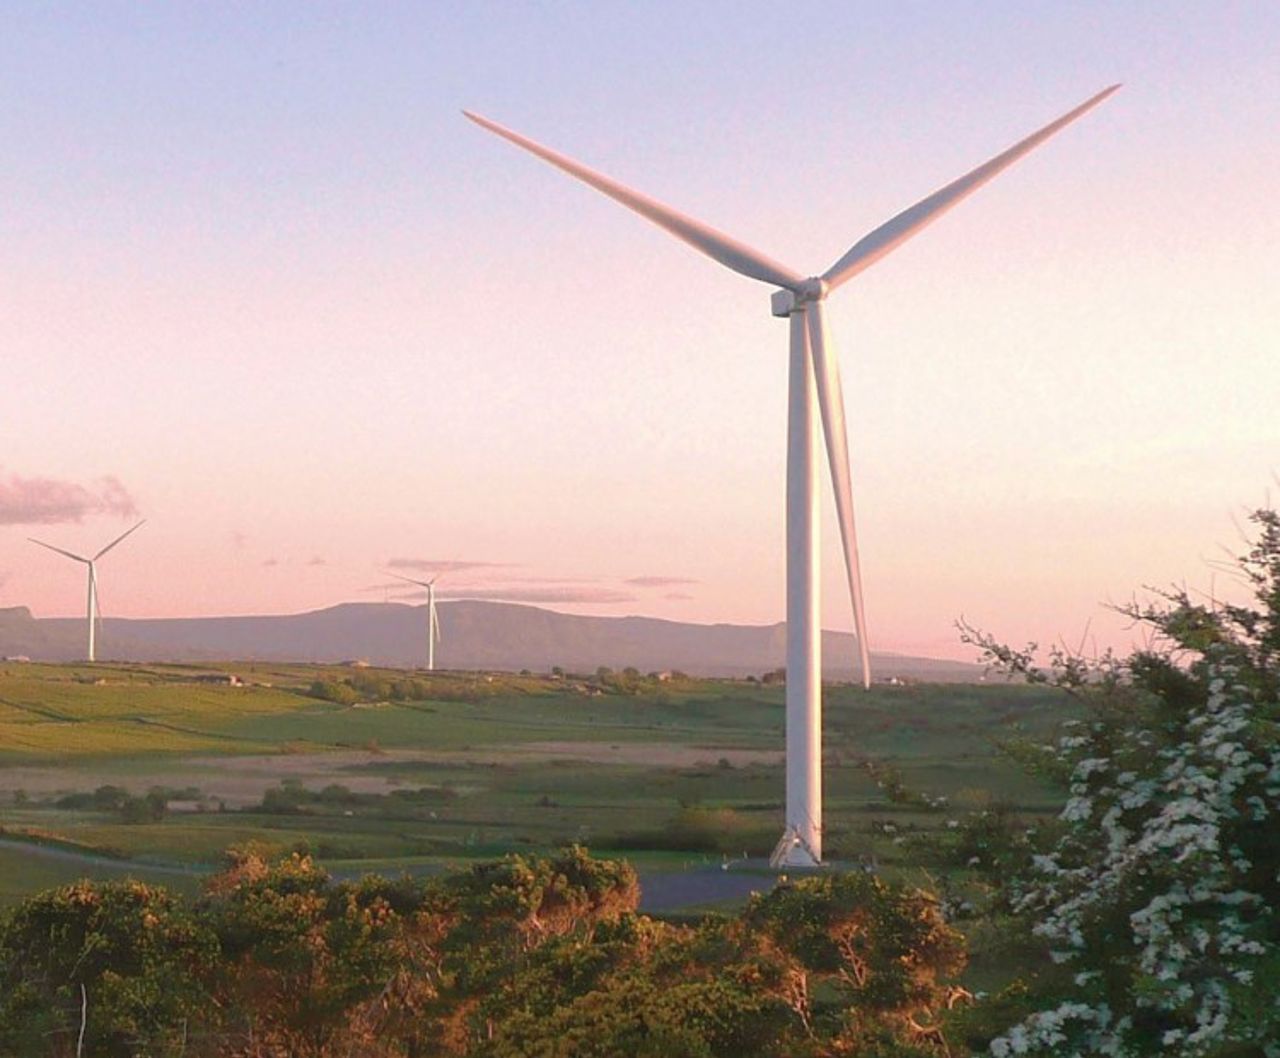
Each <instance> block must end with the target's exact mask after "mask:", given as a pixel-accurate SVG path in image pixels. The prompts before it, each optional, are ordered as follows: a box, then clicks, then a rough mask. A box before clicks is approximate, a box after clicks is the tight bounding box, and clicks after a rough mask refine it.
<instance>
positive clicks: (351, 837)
mask: <svg viewBox="0 0 1280 1058" xmlns="http://www.w3.org/2000/svg"><path fill="white" fill-rule="evenodd" d="M212 672H218V673H223V674H235V675H236V676H237V677H238V678H239V679H240V680H241V681H242V683H243V686H228V685H217V684H210V683H207V682H200V680H199V678H200V677H201V676H202V675H204V674H208V673H212ZM410 681H411V682H410ZM349 683H355V684H356V685H357V687H356V689H354V690H352V689H350V688H348V687H347V686H346V685H347V684H349ZM320 684H323V685H327V686H329V687H334V686H338V687H339V688H340V689H343V688H345V689H344V690H343V694H344V695H346V697H348V698H352V697H354V698H358V699H360V700H358V701H354V702H351V701H347V702H341V703H340V702H336V701H330V700H322V699H321V698H319V697H317V696H316V695H317V693H321V692H319V691H318V690H317V685H320ZM361 688H363V690H362V689H361ZM1068 708H1069V707H1068V704H1067V702H1066V701H1065V700H1064V699H1063V698H1062V697H1061V696H1060V695H1058V694H1056V693H1054V692H1050V691H1046V690H1043V689H1035V688H1027V687H1021V686H1019V687H1013V686H1005V685H994V684H993V685H986V684H979V685H911V686H882V687H875V688H873V689H872V690H870V691H864V690H862V689H861V688H860V687H853V686H848V685H840V686H830V687H828V689H827V692H826V708H825V717H824V726H825V740H826V754H825V769H824V779H825V785H826V811H827V820H826V840H827V851H828V855H829V856H830V857H831V858H835V859H843V860H850V861H861V862H868V861H874V862H875V863H877V864H878V865H880V866H881V867H882V868H884V869H890V870H892V869H894V866H895V864H900V863H902V862H903V861H902V860H901V858H900V856H899V853H900V842H898V841H896V840H895V837H896V838H901V837H902V836H903V835H907V834H911V833H912V832H921V831H930V830H936V829H938V828H941V827H944V826H945V824H946V820H947V818H948V817H949V815H952V814H954V813H955V812H958V811H962V810H965V809H966V808H973V807H977V806H980V805H982V804H984V803H987V802H989V801H991V800H1000V801H1003V802H1006V803H1009V804H1011V805H1014V806H1016V807H1017V808H1018V809H1019V810H1021V811H1022V812H1024V813H1032V814H1034V813H1042V812H1048V811H1052V810H1054V809H1055V805H1056V800H1055V797H1056V795H1055V794H1054V793H1053V791H1051V790H1049V789H1048V788H1046V787H1044V786H1042V785H1040V784H1039V783H1038V782H1036V781H1034V780H1031V779H1029V778H1028V777H1027V776H1026V775H1025V774H1024V773H1023V772H1022V771H1021V770H1020V769H1019V768H1018V767H1017V766H1016V765H1015V764H1013V763H1012V762H1010V761H1009V760H1007V759H1006V758H1004V757H1003V756H1002V755H1001V754H1000V753H999V751H998V748H997V743H998V742H999V741H1001V740H1004V739H1008V738H1013V737H1017V736H1020V735H1043V734H1045V733H1046V732H1048V731H1049V730H1051V729H1052V728H1053V727H1054V726H1055V725H1056V724H1057V722H1058V721H1060V720H1061V719H1063V718H1064V717H1065V716H1066V715H1068ZM782 735H783V689H782V688H781V687H779V686H765V685H762V684H759V683H756V682H754V681H738V680H734V681H730V680H694V679H688V678H682V677H677V678H675V679H673V680H669V681H659V680H656V679H648V678H638V677H635V676H634V674H633V676H632V677H630V678H628V679H615V678H612V677H609V676H607V675H606V676H590V677H585V676H584V677H574V676H568V677H564V678H553V677H550V676H512V675H505V674H470V673H468V674H456V673H455V674H426V673H402V672H394V671H386V670H355V669H351V668H345V667H339V666H310V665H270V664H258V665H251V664H228V665H220V666H217V667H216V669H210V668H202V667H198V666H177V665H163V666H159V665H151V666H144V665H122V666H113V665H96V666H92V667H89V666H60V665H38V664H14V663H6V664H3V665H0V827H2V828H3V831H4V834H3V835H0V901H5V902H11V901H12V900H14V899H15V898H17V897H18V896H21V895H22V894H23V893H26V892H30V891H33V890H36V889H38V888H41V887H43V886H47V885H49V884H52V883H54V882H57V881H60V880H63V879H64V878H68V877H76V876H80V875H83V874H86V873H87V874H90V875H95V874H98V875H101V876H104V877H105V876H108V875H109V874H110V873H111V872H120V871H129V870H131V871H134V872H135V873H142V874H147V872H152V874H154V873H155V872H160V873H161V874H163V873H164V872H169V874H168V875H167V876H166V877H167V878H168V879H169V880H173V879H191V878H193V877H194V876H195V875H194V874H193V873H192V872H198V871H203V870H207V869H209V868H211V867H214V866H216V865H217V864H218V863H219V862H220V858H221V855H222V853H223V851H224V850H225V849H226V848H227V847H228V846H231V845H243V844H246V843H249V842H257V843H260V844H263V845H265V846H267V847H269V848H270V849H273V850H281V851H283V850H288V849H306V850H308V851H310V852H311V853H313V854H314V855H315V856H317V857H318V858H319V859H320V860H321V861H322V862H324V863H325V864H326V865H329V866H331V867H332V868H333V869H336V870H338V871H340V872H351V873H357V872H359V871H360V870H362V869H377V870H378V871H381V872H383V873H395V872H397V871H398V870H400V869H412V870H415V871H416V870H432V869H438V868H439V867H441V866H443V865H445V864H448V863H454V862H459V861H464V860H467V859H471V858H474V857H480V856H493V855H495V854H500V853H502V852H505V851H509V850H526V849H547V848H552V847H556V846H559V845H563V844H565V843H567V842H572V841H578V842H582V843H585V844H587V845H589V846H590V847H591V848H592V849H593V850H595V851H597V852H607V851H610V850H618V851H620V852H622V853H624V854H625V855H627V856H628V857H629V858H631V859H633V860H635V861H637V862H638V863H641V864H645V865H648V866H649V868H650V869H664V868H671V869H678V868H679V867H681V866H682V865H685V864H690V863H701V862H717V863H718V862H720V861H721V859H722V858H723V857H726V856H731V857H734V858H738V857H741V856H742V855H743V854H749V855H750V856H752V857H759V856H766V855H767V854H768V853H769V851H770V849H771V848H772V845H773V842H774V841H775V840H776V839H777V837H778V835H779V834H780V833H781V829H782V797H783V768H782V756H781V754H782ZM886 779H887V780H888V781H887V782H886ZM896 780H900V782H901V784H902V785H903V786H905V787H906V788H907V789H908V790H910V791H915V792H919V793H924V794H927V795H929V797H930V798H940V797H944V798H947V799H948V804H947V805H946V806H945V807H934V808H929V807H928V806H926V805H923V804H921V803H920V802H919V801H918V800H916V801H914V802H913V801H912V800H911V798H910V797H905V798H904V796H903V795H897V796H891V794H892V793H893V788H894V785H895V781H896ZM882 784H883V785H882ZM102 787H112V788H115V789H116V790H117V791H118V793H117V795H115V796H117V797H118V796H119V794H127V795H129V796H132V797H133V798H140V797H143V796H145V795H146V794H147V793H148V791H151V790H160V791H162V792H161V793H157V794H156V795H155V797H156V798H158V800H159V801H160V803H161V805H162V807H161V809H160V811H158V812H157V813H155V814H154V818H152V817H147V818H143V819H140V818H136V813H135V817H133V818H131V817H130V816H129V810H128V808H125V807H122V806H120V805H116V804H108V803H106V802H107V800H109V798H108V797H107V795H101V796H100V798H99V801H97V802H95V801H94V799H93V798H92V797H91V796H90V795H92V792H93V791H95V790H98V789H100V788H102ZM133 807H134V808H137V805H136V804H135V805H134V806H133ZM886 824H887V826H886ZM35 841H42V842H44V843H45V844H46V845H48V844H50V843H52V844H53V845H55V846H57V847H59V848H62V849H63V850H64V853H63V854H59V855H53V854H51V853H50V852H48V851H47V848H46V849H41V850H37V849H35V848H32V847H31V846H32V843H33V842H35ZM59 843H65V844H59ZM98 857H106V859H100V858H98ZM183 872H185V873H183ZM192 884H194V883H192Z"/></svg>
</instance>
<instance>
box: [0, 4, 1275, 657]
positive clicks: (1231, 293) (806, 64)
mask: <svg viewBox="0 0 1280 1058" xmlns="http://www.w3.org/2000/svg"><path fill="white" fill-rule="evenodd" d="M1278 39H1280V7H1277V6H1276V5H1271V4H1261V3H1229V2H1227V3H1215V4H1205V3H1176V2H1174V3H1165V4H1160V5H1152V4H1148V3H1073V4H1060V3H1034V2H1032V3H1027V2H1018V3H1013V2H1010V3H981V4H978V3H955V2H946V3H942V2H936V3H930V2H918V3H912V2H907V3H874V4H873V3H849V2H843V3H812V4H805V5H798V6H796V7H795V8H794V9H791V10H789V9H788V8H787V7H786V6H785V5H777V4H774V3H732V4H730V3H717V2H706V0H704V2H702V3H699V4H687V3H662V2H652V3H646V4H627V3H621V2H607V0H606V2H593V3H585V2H584V3H532V2H530V3H518V4H517V3H510V4H502V3H466V4H464V3H456V4H454V3H433V4H418V3H405V4H394V3H361V4H354V3H352V4H327V3H275V4H270V5H261V4H247V3H246V4H234V3H228V4H218V5H208V4H194V3H186V4H184V3H171V4H137V3H120V4H111V3H87V4H56V3H55V4H40V5H23V4H17V3H10V4H6V5H0V100H3V104H4V105H3V106H0V144H3V145H4V148H3V149H4V164H3V165H0V369H2V370H3V383H2V384H0V606H15V605H26V606H29V607H31V608H32V610H33V611H34V612H35V613H36V614H37V615H38V616H55V615H70V614H75V613H78V612H83V606H84V601H83V600H84V583H83V573H82V571H81V570H80V569H79V568H77V567H76V566H75V564H74V563H72V562H70V561H69V560H67V559H64V558H61V557H59V556H57V555H55V554H52V553H50V552H48V551H45V550H43V549H41V548H38V547H35V546H34V545H32V544H30V543H29V542H28V541H27V538H28V537H31V536H35V537H38V538H40V539H42V540H45V541H48V542H49V543H52V544H54V545H55V546H58V547H62V548H66V549H69V550H71V551H75V552H79V553H85V552H92V551H96V550H97V549H98V548H100V547H102V546H103V545H105V544H106V543H107V542H109V541H110V540H111V539H113V538H114V537H116V536H118V535H119V534H120V533H121V532H123V531H124V530H125V529H127V528H129V526H130V525H132V524H133V522H134V521H136V520H137V519H139V518H144V517H145V518H146V519H147V524H146V525H145V526H144V527H143V528H142V529H140V530H139V531H138V532H137V533H136V534H135V535H134V536H132V537H130V539H129V540H127V541H126V542H124V543H123V544H121V545H120V547H119V548H118V549H117V550H115V551H113V552H112V553H111V554H110V555H109V556H108V557H106V558H105V559H104V560H103V563H102V569H101V571H100V582H101V598H102V606H103V611H104V613H105V614H106V615H108V616H129V617H133V616H138V617H141V616H177V615H212V614H230V613H282V612H294V611H299V610H307V609H316V608H320V607H323V606H328V605H332V604H336V603H340V602H346V601H381V600H384V599H400V598H406V597H410V598H411V597H412V589H410V587H409V586H408V585H404V584H403V583H402V582H399V581H396V580H394V579H393V578H390V577H388V576H386V574H385V572H384V571H385V570H387V569H393V570H395V571H397V572H399V573H400V574H402V575H404V576H409V577H414V578H419V577H422V576H430V575H434V574H435V573H439V574H440V581H439V598H441V599H448V598H464V597H465V598H485V597H495V596H496V597H502V598H508V599H513V600H517V601H527V602H533V603H537V604H544V605H549V606H551V607H552V608H555V609H560V610H566V611H573V612H582V613H599V614H610V615H621V614H631V613H636V614H646V615H651V616H657V617H666V618H672V619H677V620H693V621H703V622H719V621H728V622H749V623H770V622H774V621H779V620H781V619H782V616H783V612H784V569H783V510H784V508H783V486H784V477H783V475H784V464H785V428H786V423H785V420H786V392H785V390H786V374H787V369H786V348H787V347H786V324H785V321H780V320H775V319H773V318H771V317H770V314H769V302H768V296H769V293H770V290H769V288H768V287H766V286H763V285H761V284H758V283H755V282H752V281H750V280H747V279H744V278H742V277H740V276H737V275H734V274H732V273H730V272H728V271H726V270H725V269H723V268H721V267H719V266H718V265H716V264H715V263H713V262H711V261H709V260H707V259H705V258H703V257H702V256H700V255H699V254H697V253H694V252H692V251H690V250H689V249H688V248H687V247H686V246H684V245H683V244H681V243H679V242H676V241H675V240H673V239H671V238H670V236H668V235H667V234H666V233H664V232H661V231H659V230H658V229H656V228H654V227H652V226H651V225H649V224H647V223H646V222H644V221H642V220H640V219H639V218H637V217H635V216H633V215H631V214H629V213H627V212H626V211H625V210H622V209H621V208H619V207H618V206H617V205H616V204H614V203H612V202H610V201H609V200H607V199H605V198H604V197H602V196H600V195H598V194H596V193H595V192H593V191H591V190H590V189H588V188H585V187H584V186H582V185H580V184H578V183H576V182H575V181H573V180H571V179H569V178H567V177H565V176H564V175H563V174H561V173H558V172H556V171H555V170H553V169H551V168H550V167H548V166H546V165H545V164H543V163H541V162H539V161H538V160H536V159H533V158H531V157H530V156H528V155H525V154H523V153H522V152H520V151H518V150H516V149H515V148H513V147H512V146H510V145H509V144H507V143H504V142H503V141H501V140H499V139H497V138H496V137H494V136H492V135H491V134H489V133H486V132H484V131H482V130H481V129H479V128H477V127H475V126H473V125H471V124H469V123H468V122H466V121H465V120H464V119H463V118H462V117H461V114H460V110H461V108H463V107H467V108H470V109H474V110H477V111H479V112H480V113H482V114H485V115H487V116H489V117H492V118H494V119H495V120H497V121H500V122H502V123H503V124H506V125H508V126H510V127H512V128H515V129H517V130H519V131H521V132H523V133H525V134H526V135H529V136H532V137H533V138H535V139H538V140H540V141H542V142H544V143H547V144H548V145H550V146H552V147H555V148H557V149H559V150H561V151H564V152H565V153H568V154H570V155H572V156H574V157H576V158H578V159H581V160H582V161H584V162H586V163H587V164H589V165H592V166H594V167H596V168H598V169H600V170H602V171H604V172H607V173H609V174H610V175H612V176H614V177H616V178H618V179H620V180H622V181H624V182H626V183H628V184H631V185H632V186H634V187H637V188H639V189H641V190H643V191H645V192H646V193H648V194H650V195H653V196H654V197H656V198H659V199H661V200H664V201H666V202H669V203H671V204H672V205H674V206H676V207H677V208H679V209H681V210H684V211H685V212H688V213H691V214H693V215H694V216H697V217H700V218H702V219H704V220H706V221H707V222H709V223H711V224H714V225H715V226H717V227H719V228H721V229H723V230H726V231H729V232H730V233H732V234H733V235H735V236H736V237H738V238H740V239H742V240H743V241H745V242H747V243H750V244H751V245H753V246H756V247H758V248H759V249H761V250H763V251H764V252H765V253H767V254H768V255H770V256H772V257H775V258H777V259H779V260H781V261H783V262H785V263H786V264H788V265H790V266H791V267H793V268H795V269H796V270H798V271H801V272H802V273H805V274H810V273H818V272H821V271H823V270H824V269H825V268H826V267H827V266H828V265H830V264H831V263H832V262H833V261H835V260H836V259H837V258H838V257H839V256H840V255H841V254H842V253H843V252H844V251H845V250H846V249H847V248H848V247H849V246H850V245H852V243H853V242H855V241H856V240H857V239H858V238H859V237H861V236H862V235H863V234H865V233H866V232H867V231H869V230H870V229H871V228H873V227H875V226H876V225H877V224H879V223H880V222H881V221H883V220H885V219H887V218H888V217H889V216H891V215H892V214H894V213H895V212H897V211H898V210H900V209H902V208H903V207H905V206H907V205H910V204H911V203H912V202H914V201H916V200H918V199H919V198H922V197H923V196H924V195H926V194H928V193H929V192H931V191H933V190H934V189H935V188H937V187H939V186H941V185H942V184H945V183H947V182H949V181H950V180H952V179H954V178H955V177H957V176H959V175H960V174H962V173H964V172H966V171H967V170H968V169H970V168H972V167H973V166H974V165H976V164H978V163H979V162H981V161H984V160H985V159H987V158H988V157H990V156H991V155H993V154H995V153H997V152H998V151H1000V150H1002V149H1003V148H1004V147H1006V146H1008V145H1009V144H1010V143H1012V142H1013V141H1015V140H1017V139H1020V138H1021V137H1022V136H1024V135H1026V134H1027V133H1029V132H1031V131H1032V130H1034V129H1036V128H1038V127H1039V126H1041V125H1043V124H1045V123H1046V122H1048V121H1049V120H1051V119H1052V118H1054V117H1056V116H1058V115H1059V114H1061V113H1063V112H1065V111H1066V110H1068V109H1070V108H1071V107H1073V106H1075V105H1076V104H1077V103H1078V102H1080V101H1082V100H1083V99H1085V98H1087V97H1088V96H1090V95H1092V94H1093V93H1095V92H1097V91H1098V90H1099V89H1101V88H1103V87H1105V86H1107V85H1109V84H1112V83H1114V82H1117V81H1120V82H1123V83H1124V88H1123V89H1122V90H1121V91H1120V92H1119V93H1117V94H1116V95H1115V96H1113V97H1112V98H1111V99H1109V100H1108V101H1107V102H1106V103H1104V104H1103V105H1102V106H1101V107H1099V108H1098V109H1097V110H1095V111H1093V112H1091V113H1090V114H1088V115H1087V116H1086V117H1084V118H1083V119H1081V120H1080V121H1079V122H1077V123H1076V124H1074V125H1072V126H1070V127H1069V128H1068V129H1066V130H1065V131H1064V132H1062V133H1060V134H1059V135H1058V136H1057V137H1055V138H1053V139H1052V140H1050V141H1049V142H1048V143H1047V144H1046V145H1044V146H1042V147H1041V148H1039V149H1038V150H1037V151H1036V152H1034V153H1033V154H1032V155H1031V156H1029V157H1028V158H1026V159H1025V160H1023V161H1022V162H1020V163H1019V164H1018V165H1017V166H1015V167H1014V168H1013V169H1011V170H1009V171H1008V172H1007V173H1005V174H1003V175H1002V176H1000V177H999V178H998V179H997V180H996V181H995V182H993V183H992V184H991V185H989V186H988V187H986V188H984V189H983V190H981V191H980V192H978V193H977V194H976V195H975V196H974V197H973V198H971V199H969V200H968V201H966V202H964V203H963V204H962V205H961V206H959V207H958V208H957V209H956V210H954V211H953V212H952V213H950V214H948V215H947V216H946V217H945V218H943V219H942V220H940V221H939V222H938V223H937V224H936V225H934V226H933V227H931V228H929V229H928V230H927V231H925V232H924V233H922V234H921V235H919V236H917V237H916V238H915V239H914V240H912V241H911V242H910V243H908V244H907V245H905V246H904V247H902V248H900V249H899V250H897V251H896V252H894V253H893V254H892V255H890V256H889V257H887V258H885V259H884V260H882V261H881V262H879V263H877V264H876V265H875V266H874V267H873V268H871V269H869V270H868V271H866V272H865V273H863V274H862V275H860V276H859V277H858V278H857V279H856V280H854V281H852V282H850V283H849V284H847V285H846V286H844V287H842V288H841V289H840V290H839V291H838V292H836V293H835V294H833V295H832V297H831V300H830V301H829V303H828V304H829V318H830V324H831V331H832V334H833V337H834V340H835V341H836V343H837V344H838V346H839V347H840V350H841V352H840V357H841V365H842V373H843V376H844V389H845V399H846V403H847V407H848V418H849V432H850V446H851V454H852V466H853V478H854V490H855V503H856V506H857V517H858V528H859V540H860V549H861V552H862V560H863V572H864V581H865V589H866V600H867V608H868V620H869V625H870V629H871V642H872V645H873V647H874V648H876V649H878V650H892V651H900V652H907V653H923V654H930V655H934V656H947V657H959V658H967V657H971V656H972V651H971V649H970V648H967V647H965V646H963V645H962V644H961V643H960V642H959V640H958V637H957V634H956V631H955V628H954V622H955V621H956V620H957V619H958V618H960V617H964V618H965V619H966V620H968V621H970V622H972V623H974V624H976V625H979V626H981V627H983V628H985V629H987V630H989V631H991V632H993V633H994V634H996V635H997V636H998V637H999V638H1001V639H1005V640H1008V641H1011V642H1014V643H1019V644H1020V643H1022V642H1024V641H1028V640H1035V641H1038V642H1040V643H1050V642H1054V641H1058V640H1059V639H1060V638H1061V639H1063V640H1065V641H1067V642H1069V643H1070V644H1071V645H1072V646H1075V645H1077V644H1085V645H1086V648H1091V647H1092V646H1094V645H1096V646H1097V647H1099V648H1101V647H1105V646H1117V647H1121V648H1123V647H1124V646H1125V645H1126V644H1127V643H1129V642H1130V641H1132V640H1133V638H1134V636H1135V635H1136V634H1137V633H1135V632H1134V630H1132V629H1130V628H1128V626H1127V623H1126V622H1125V621H1124V620H1123V619H1122V618H1121V617H1119V616H1118V615H1116V614H1115V613H1114V612H1112V610H1111V609H1110V608H1109V607H1110V606H1111V605H1113V604H1117V603H1123V602H1125V601H1127V600H1129V599H1131V598H1132V597H1133V595H1134V593H1135V592H1141V590H1142V588H1143V586H1144V585H1167V584H1170V583H1184V582H1185V583H1186V584H1188V585H1189V586H1192V587H1194V588H1196V589H1197V590H1203V591H1204V592H1206V593H1209V594H1212V595H1214V596H1215V597H1216V596H1219V595H1223V594H1228V593H1229V592H1230V591H1231V590H1232V588H1231V583H1230V578H1229V576H1228V575H1227V574H1226V573H1225V572H1224V571H1223V570H1222V569H1221V568H1220V567H1221V562H1222V559H1223V557H1224V555H1225V554H1226V553H1228V552H1233V551H1238V550H1239V549H1240V547H1241V546H1242V538H1241V527H1242V525H1243V524H1244V519H1245V515H1246V512H1247V511H1248V510H1249V509H1250V508H1252V507H1256V506H1259V505H1261V504H1263V503H1265V502H1268V500H1269V498H1270V497H1271V496H1272V495H1273V494H1274V491H1275V490H1276V488H1277V487H1278V486H1277V484H1276V481H1277V479H1276V477H1275V474H1276V471H1277V469H1280V416H1277V415H1276V414H1275V411H1274V408H1275V398H1276V394H1277V392H1278V391H1280V357H1278V356H1277V352H1278V351H1280V294H1278V293H1277V292H1278V291H1280V250H1278V249H1277V247H1280V197H1278V196H1277V195H1276V193H1275V174H1276V173H1277V172H1280V136H1277V134H1276V131H1277V129H1280V64H1277V63H1276V62H1275V51H1274V45H1275V41H1276V40H1278ZM823 488H824V490H825V491H827V492H829V486H828V485H827V484H826V482H825V478H824V485H823ZM826 504H827V507H826V511H825V514H824V519H825V520H824V525H823V531H824V545H823V547H824V553H823V563H824V582H823V588H824V599H823V613H824V622H825V624H826V625H827V627H831V628H840V629H848V628H850V627H851V625H852V618H851V612H850V607H849V603H848V598H847V593H846V592H845V590H844V587H843V585H844V580H843V571H842V568H841V558H840V552H839V536H838V532H837V530H836V524H835V521H834V515H833V513H832V511H831V504H830V500H829V496H828V498H827V501H826ZM401 589H404V590H403V591H402V590H401ZM406 593H407V594H406Z"/></svg>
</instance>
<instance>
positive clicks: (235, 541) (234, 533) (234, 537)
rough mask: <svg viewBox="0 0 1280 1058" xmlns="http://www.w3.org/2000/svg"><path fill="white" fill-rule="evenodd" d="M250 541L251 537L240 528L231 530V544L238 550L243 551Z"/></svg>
mask: <svg viewBox="0 0 1280 1058" xmlns="http://www.w3.org/2000/svg"><path fill="white" fill-rule="evenodd" d="M248 542H249V538H248V537H247V536H246V535H245V534H244V533H242V532H240V530H239V529H232V530H231V546H232V547H234V548H235V549H236V550H237V551H243V550H244V545H245V544H247V543H248Z"/></svg>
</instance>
